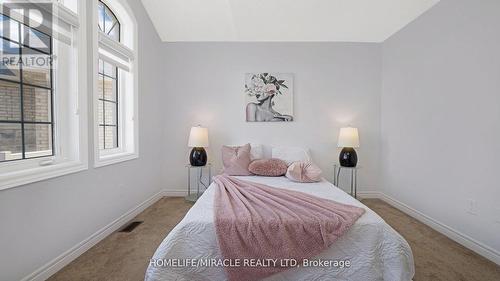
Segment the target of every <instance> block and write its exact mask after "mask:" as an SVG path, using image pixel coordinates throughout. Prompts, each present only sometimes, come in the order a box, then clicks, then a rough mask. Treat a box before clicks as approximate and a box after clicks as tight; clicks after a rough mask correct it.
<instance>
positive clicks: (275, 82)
mask: <svg viewBox="0 0 500 281" xmlns="http://www.w3.org/2000/svg"><path fill="white" fill-rule="evenodd" d="M245 78H246V79H245V80H246V81H245V94H246V97H247V107H246V119H247V122H291V121H293V94H292V85H293V84H292V83H293V81H292V75H291V74H274V73H259V74H255V73H249V74H246V77H245Z"/></svg>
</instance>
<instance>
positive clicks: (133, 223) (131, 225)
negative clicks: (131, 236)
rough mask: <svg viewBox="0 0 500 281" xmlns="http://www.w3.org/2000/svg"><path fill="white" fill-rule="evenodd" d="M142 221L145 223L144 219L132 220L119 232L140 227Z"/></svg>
mask: <svg viewBox="0 0 500 281" xmlns="http://www.w3.org/2000/svg"><path fill="white" fill-rule="evenodd" d="M141 223H143V222H142V221H134V222H131V223H129V224H128V225H127V226H125V227H124V228H122V229H121V230H120V231H119V232H127V233H128V232H132V231H133V230H134V229H135V228H136V227H138V226H139V225H140V224H141Z"/></svg>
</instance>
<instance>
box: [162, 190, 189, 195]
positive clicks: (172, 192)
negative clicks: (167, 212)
mask: <svg viewBox="0 0 500 281" xmlns="http://www.w3.org/2000/svg"><path fill="white" fill-rule="evenodd" d="M186 195H187V189H174V190H170V189H164V190H163V196H165V197H184V196H186Z"/></svg>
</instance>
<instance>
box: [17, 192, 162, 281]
mask: <svg viewBox="0 0 500 281" xmlns="http://www.w3.org/2000/svg"><path fill="white" fill-rule="evenodd" d="M163 196H164V190H162V191H160V192H158V193H156V194H155V195H153V196H152V197H150V198H149V199H147V200H146V201H144V202H142V203H141V204H139V205H138V206H136V207H134V208H132V209H130V210H129V211H128V212H126V213H125V214H123V215H122V216H120V217H119V218H117V219H116V220H114V221H113V222H111V223H110V224H108V225H106V226H105V227H103V228H101V229H100V230H98V231H97V232H95V233H94V234H92V235H91V236H90V237H88V238H87V239H85V240H83V241H82V242H80V243H78V244H77V245H75V246H74V247H73V248H71V249H69V250H67V251H66V252H64V253H62V254H61V255H60V256H58V257H56V258H55V259H53V260H51V261H50V262H48V263H47V264H45V265H44V266H42V267H40V268H39V269H37V270H36V271H34V272H33V273H31V274H30V275H28V276H26V277H24V278H23V279H22V280H21V281H28V280H29V281H43V280H46V279H48V278H49V277H50V276H52V275H53V274H54V273H56V272H58V271H59V270H61V269H62V268H63V267H65V266H66V265H68V264H69V263H70V262H72V261H73V260H75V259H76V258H77V257H79V256H80V255H81V254H83V253H85V252H86V251H87V250H89V249H90V248H92V247H93V246H94V245H95V244H97V243H98V242H100V241H101V240H102V239H104V238H106V237H107V236H109V235H110V234H111V233H113V232H115V231H117V230H118V229H120V228H121V227H122V226H124V225H125V224H126V223H127V222H129V221H130V220H132V219H133V218H134V217H135V216H137V215H138V214H140V213H141V212H142V211H144V210H145V209H146V208H148V207H149V206H151V205H153V204H154V203H155V202H156V201H158V200H160V199H161V198H162V197H163Z"/></svg>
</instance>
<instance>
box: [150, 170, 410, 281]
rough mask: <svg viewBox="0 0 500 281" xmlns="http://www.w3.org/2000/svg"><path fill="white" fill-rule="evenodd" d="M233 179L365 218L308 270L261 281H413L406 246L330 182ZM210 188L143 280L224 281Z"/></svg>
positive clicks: (161, 248)
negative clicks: (353, 209) (344, 207)
mask: <svg viewBox="0 0 500 281" xmlns="http://www.w3.org/2000/svg"><path fill="white" fill-rule="evenodd" d="M238 178H239V179H242V180H248V181H253V182H258V183H262V184H266V185H269V186H272V187H276V188H284V189H290V190H295V191H300V192H304V193H308V194H311V195H314V196H318V197H323V198H326V199H330V200H334V201H337V202H340V203H344V204H350V205H354V206H358V207H361V208H364V209H366V213H365V214H364V215H363V216H361V217H360V218H359V219H358V221H356V223H355V224H354V225H353V226H352V227H351V229H350V230H349V231H348V232H347V233H346V234H345V235H344V236H342V237H340V238H339V239H338V240H337V241H336V242H335V243H334V244H333V245H332V246H331V247H330V248H329V249H327V250H325V251H324V252H323V253H321V254H320V255H318V256H316V257H314V258H313V259H311V260H312V261H313V262H314V263H313V264H309V265H308V266H305V267H304V266H301V267H295V268H291V269H288V270H286V271H283V272H281V273H278V274H275V275H272V276H270V277H268V278H266V279H264V280H265V281H285V280H287V281H291V280H297V281H299V280H364V281H370V280H386V281H392V280H393V281H405V280H406V281H409V280H411V279H412V278H413V275H414V273H415V268H414V262H413V255H412V252H411V249H410V246H409V245H408V243H407V242H406V240H405V239H404V238H403V237H402V236H401V235H399V233H397V232H396V231H395V230H394V229H392V228H391V227H390V226H389V225H388V224H387V223H386V222H385V221H384V220H383V219H382V218H381V217H380V216H378V215H377V214H376V213H375V212H373V211H372V210H370V209H369V208H368V207H367V206H365V205H363V204H362V203H361V202H359V201H357V200H356V199H354V198H352V197H351V196H349V195H348V194H347V193H345V192H344V191H342V190H341V189H339V188H337V187H335V186H334V185H332V184H331V183H330V182H328V181H326V180H323V181H321V182H318V183H296V182H291V181H290V180H288V179H287V178H285V177H276V178H270V177H257V176H251V177H238ZM214 185H215V183H212V185H210V186H209V188H208V189H207V190H206V192H205V193H204V194H203V195H202V196H201V197H200V198H199V200H198V201H197V202H196V203H195V204H194V206H193V207H192V208H191V209H190V210H189V212H188V213H187V214H186V216H185V217H184V218H183V219H182V221H181V222H180V223H179V224H178V225H177V226H176V227H175V228H174V229H173V230H172V231H171V232H170V233H169V234H168V235H167V237H166V238H165V239H164V240H163V242H162V243H161V245H160V246H159V247H158V249H157V250H156V252H155V254H154V255H153V257H152V259H151V261H150V265H149V267H148V269H147V271H146V276H145V280H147V281H153V280H180V281H184V280H185V281H193V280H221V281H223V280H227V277H226V274H225V271H224V268H223V267H222V266H221V264H220V261H222V260H223V257H222V255H221V253H220V251H219V247H218V244H217V238H216V234H215V225H214V210H213V199H214V193H215V188H214ZM209 261H212V263H210V262H209ZM213 261H219V263H218V262H215V263H214V262H213ZM325 265H326V266H325ZM347 265H348V266H347ZM226 266H230V264H226Z"/></svg>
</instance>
